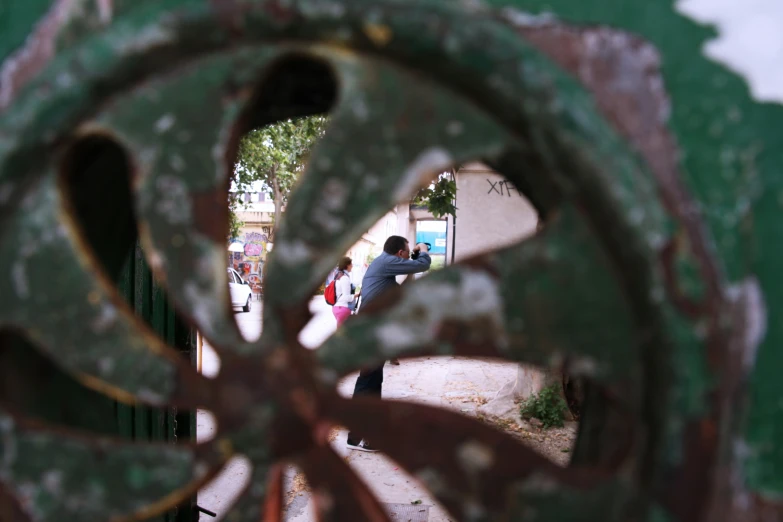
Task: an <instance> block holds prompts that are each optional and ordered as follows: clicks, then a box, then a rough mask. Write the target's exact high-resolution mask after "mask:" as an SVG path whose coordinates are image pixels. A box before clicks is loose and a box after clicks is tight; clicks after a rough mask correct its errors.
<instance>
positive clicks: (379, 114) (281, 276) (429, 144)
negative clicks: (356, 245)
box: [264, 53, 510, 336]
mask: <svg viewBox="0 0 783 522" xmlns="http://www.w3.org/2000/svg"><path fill="white" fill-rule="evenodd" d="M324 54H325V58H326V59H327V60H329V62H330V63H331V64H332V66H333V67H334V69H335V71H336V74H337V75H338V77H339V78H340V82H339V84H340V87H341V91H340V93H339V99H338V102H337V107H336V109H335V110H334V111H333V115H332V120H331V125H330V127H329V129H328V130H327V133H326V136H325V137H324V138H323V139H322V140H321V142H320V143H319V144H318V145H317V146H316V148H315V150H314V152H313V155H312V157H311V159H310V161H309V164H308V167H307V171H306V172H305V173H304V175H303V178H302V181H301V183H300V185H299V187H298V188H297V191H296V193H295V194H294V195H293V196H292V197H291V200H290V202H289V204H288V205H287V207H286V213H285V219H284V221H283V223H282V224H281V228H280V230H279V231H278V232H277V234H276V240H275V249H274V251H273V252H272V255H271V259H270V261H269V264H268V267H267V273H268V276H267V283H266V287H265V298H266V302H267V306H266V307H265V310H264V316H265V324H266V325H267V330H265V335H267V336H270V335H283V333H282V332H272V331H270V330H268V328H269V325H270V323H271V322H272V321H271V320H272V319H274V321H276V322H279V323H281V324H282V323H283V318H282V316H281V315H279V314H281V312H282V310H286V309H290V308H291V307H293V306H294V305H295V304H297V303H302V302H305V301H306V300H307V299H309V297H310V296H311V295H312V293H313V291H314V290H315V289H316V288H317V287H318V286H319V285H320V284H321V282H322V281H323V278H324V277H325V275H326V274H327V272H328V271H329V270H330V269H331V268H332V267H333V266H334V265H335V263H336V261H337V259H338V258H339V256H340V255H341V254H342V253H343V252H345V251H346V250H347V249H348V248H349V247H350V246H351V244H352V242H353V241H355V240H356V238H357V237H359V236H360V235H361V234H362V233H364V232H365V231H366V230H368V229H369V228H370V227H371V226H372V224H373V223H375V222H376V221H377V220H378V219H379V218H380V217H381V216H383V214H384V213H385V212H387V211H388V209H390V208H392V207H393V206H394V205H395V204H397V203H398V202H402V201H404V200H407V198H410V197H411V196H412V195H413V193H414V192H415V191H416V189H418V188H419V187H420V186H422V185H423V184H426V183H427V182H429V181H430V180H431V179H432V178H433V177H434V176H435V175H437V174H438V173H440V172H443V171H444V170H447V169H449V168H451V167H452V166H453V165H454V164H456V163H460V162H463V161H467V160H469V159H475V158H480V157H492V156H493V155H495V154H498V153H500V152H501V151H502V150H503V148H504V146H505V144H506V143H507V142H508V141H509V140H510V138H509V137H508V136H507V134H506V132H505V130H504V129H503V128H501V127H500V126H499V125H498V124H497V123H495V122H494V121H492V119H490V118H489V117H488V116H487V115H486V114H485V113H484V112H483V111H481V110H480V109H479V108H477V107H476V106H475V105H473V104H472V103H470V101H468V100H467V99H463V98H462V97H461V96H459V95H457V94H455V93H453V92H449V91H447V90H443V89H442V88H439V87H438V86H437V85H436V84H434V83H431V82H429V81H426V80H424V79H423V78H421V77H414V76H412V75H411V74H410V73H409V72H407V71H405V70H403V69H401V68H398V67H395V66H394V65H392V64H389V63H385V62H380V61H371V60H367V59H364V58H359V57H355V56H351V57H350V59H346V58H345V57H343V56H340V55H330V54H326V53H324ZM455 106H459V107H460V108H461V109H462V110H461V112H460V114H459V115H458V116H457V115H455V113H454V107H455ZM305 315H306V312H305ZM288 320H289V321H290V316H289V319H288ZM304 321H306V317H301V318H300V319H299V322H302V324H292V325H289V328H292V329H296V328H297V327H301V326H303V324H304Z"/></svg>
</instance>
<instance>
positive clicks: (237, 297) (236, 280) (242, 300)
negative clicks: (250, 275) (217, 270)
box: [228, 268, 252, 312]
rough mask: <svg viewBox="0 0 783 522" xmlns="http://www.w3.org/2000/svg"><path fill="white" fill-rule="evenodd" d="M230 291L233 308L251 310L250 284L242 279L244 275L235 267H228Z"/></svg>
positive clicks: (244, 310)
mask: <svg viewBox="0 0 783 522" xmlns="http://www.w3.org/2000/svg"><path fill="white" fill-rule="evenodd" d="M228 293H229V295H230V296H231V308H233V309H237V308H241V309H242V311H243V312H249V311H250V299H251V298H252V292H251V291H250V285H249V284H247V282H245V281H243V280H242V276H240V275H239V273H238V272H237V271H236V270H234V269H233V268H229V269H228Z"/></svg>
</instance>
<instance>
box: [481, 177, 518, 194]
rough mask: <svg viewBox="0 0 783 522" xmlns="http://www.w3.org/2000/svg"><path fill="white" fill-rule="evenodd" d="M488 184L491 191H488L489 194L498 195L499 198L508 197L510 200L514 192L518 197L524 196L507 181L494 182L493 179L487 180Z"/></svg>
mask: <svg viewBox="0 0 783 522" xmlns="http://www.w3.org/2000/svg"><path fill="white" fill-rule="evenodd" d="M487 183H489V190H488V191H487V194H497V195H499V196H507V197H509V198H510V197H511V194H512V192H513V193H514V194H516V195H517V196H520V197H521V196H522V194H520V192H519V190H517V188H516V187H515V186H514V184H513V183H511V182H510V181H508V180H507V179H500V180H497V181H492V180H491V179H489V178H487Z"/></svg>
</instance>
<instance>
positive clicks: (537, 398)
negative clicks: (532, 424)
mask: <svg viewBox="0 0 783 522" xmlns="http://www.w3.org/2000/svg"><path fill="white" fill-rule="evenodd" d="M567 409H568V406H566V403H565V401H564V400H563V397H561V396H560V391H559V390H558V387H557V385H554V384H553V385H552V386H547V387H546V388H544V389H543V390H541V391H540V392H539V393H537V394H535V395H531V396H530V397H528V398H527V399H525V400H524V401H522V404H521V406H520V409H519V413H520V415H521V416H522V418H523V419H525V420H529V419H532V418H536V419H538V420H540V421H541V424H542V425H543V426H544V428H551V427H552V426H557V427H558V428H560V427H562V426H563V419H565V412H566V410H567Z"/></svg>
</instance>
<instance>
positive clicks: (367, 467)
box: [198, 297, 516, 522]
mask: <svg viewBox="0 0 783 522" xmlns="http://www.w3.org/2000/svg"><path fill="white" fill-rule="evenodd" d="M261 307H262V305H261V303H253V309H252V310H251V312H249V313H244V314H237V322H238V323H239V326H240V328H241V329H242V332H243V334H244V335H245V336H246V337H249V338H250V337H255V336H257V335H258V334H259V333H260V330H261V313H260V312H261ZM311 310H312V311H313V313H314V317H313V319H312V321H311V322H310V324H308V326H307V327H306V328H305V329H304V330H303V332H302V334H301V336H300V341H301V342H302V344H304V345H305V346H307V347H308V348H313V349H315V348H317V347H318V346H319V345H320V344H321V342H322V341H323V340H324V339H326V338H327V337H328V336H329V335H331V334H332V332H334V330H335V326H336V325H335V320H334V317H333V316H332V313H331V308H330V307H329V306H328V305H326V303H325V302H324V301H323V298H320V297H319V298H316V299H314V300H313V302H312V303H311ZM203 365H204V366H203V371H204V373H205V375H215V374H216V373H217V371H218V369H219V360H218V358H217V356H216V355H215V353H214V352H213V351H212V350H211V349H210V348H209V347H208V346H207V345H205V350H204V361H203ZM515 375H516V365H515V364H513V363H494V362H486V361H477V360H465V359H456V358H451V357H441V358H435V357H432V358H424V359H417V360H413V361H402V363H401V365H400V366H391V365H388V364H387V365H386V369H385V377H384V389H383V397H384V399H396V400H405V401H413V402H420V403H425V404H430V405H435V406H439V407H444V408H450V409H455V410H457V411H460V412H462V413H464V414H466V415H471V414H473V413H475V410H476V408H477V407H478V406H479V405H480V404H481V403H482V401H483V400H488V399H491V398H492V397H493V396H494V394H495V392H497V390H498V389H500V387H501V386H502V385H503V384H505V383H506V382H508V381H510V380H512V379H514V377H515ZM355 379H356V377H355V375H353V376H349V377H348V378H346V379H344V380H343V381H341V382H340V384H339V390H340V393H341V394H342V395H344V396H350V395H351V393H352V391H353V384H354V382H355ZM213 430H214V426H213V423H212V421H211V418H210V417H209V415H208V414H206V413H205V412H199V417H198V436H199V440H204V439H205V438H208V437H210V436H211V433H212V432H213ZM333 446H334V447H335V450H336V451H337V452H338V453H339V454H340V455H341V456H343V457H344V458H345V460H346V461H347V462H348V463H349V464H350V466H351V467H352V468H353V469H354V470H355V471H356V472H357V473H358V474H359V475H360V476H361V477H362V478H363V479H364V481H365V482H366V483H367V484H368V486H369V487H370V489H371V490H373V491H374V492H375V494H376V495H377V496H378V498H379V499H380V500H381V502H384V503H390V504H394V503H398V504H406V505H410V503H411V502H413V501H416V500H421V507H422V510H424V512H423V514H425V515H426V514H427V513H426V511H428V518H422V520H429V521H431V522H446V521H447V520H449V519H448V518H447V516H446V514H445V512H444V511H443V510H442V509H440V508H439V507H438V506H437V505H436V504H435V503H434V501H433V500H432V498H431V497H430V496H428V495H427V494H426V492H425V490H424V489H423V488H422V487H421V486H420V485H419V484H418V483H417V481H416V480H415V479H413V478H412V477H410V476H408V475H407V474H405V473H404V472H402V471H400V470H399V469H398V467H397V466H396V465H395V464H394V463H393V462H392V461H390V460H389V459H387V458H386V457H384V456H383V455H380V454H377V453H375V454H368V453H362V452H356V451H350V450H348V449H346V448H345V433H344V432H341V433H340V434H339V435H338V437H337V439H336V440H335V441H334V442H333ZM248 471H249V470H248V467H247V466H246V465H245V464H244V463H243V462H242V461H240V460H235V461H232V463H231V464H230V465H229V466H228V467H227V468H226V470H225V471H224V472H223V473H222V474H221V475H220V476H219V477H218V478H217V480H216V481H214V482H213V483H212V484H210V485H209V486H208V487H206V488H204V489H203V490H202V491H201V492H200V493H199V504H200V505H201V506H203V507H205V508H207V509H210V510H212V511H215V512H217V513H219V514H220V515H222V514H224V513H225V512H226V510H227V509H228V508H229V507H230V505H231V502H232V499H233V498H234V497H235V496H236V495H237V494H238V492H239V491H240V489H241V487H242V485H243V484H244V480H246V477H247V474H248ZM295 475H296V470H294V469H291V470H289V472H288V474H287V478H288V484H289V487H288V495H287V498H288V500H289V506H288V512H287V515H286V521H288V522H310V521H311V520H314V517H313V516H312V506H311V499H310V497H309V495H308V494H307V492H306V491H297V490H296V489H297V488H296V487H295V486H293V485H292V484H294V483H296V482H297V481H296V480H294V477H295Z"/></svg>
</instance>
